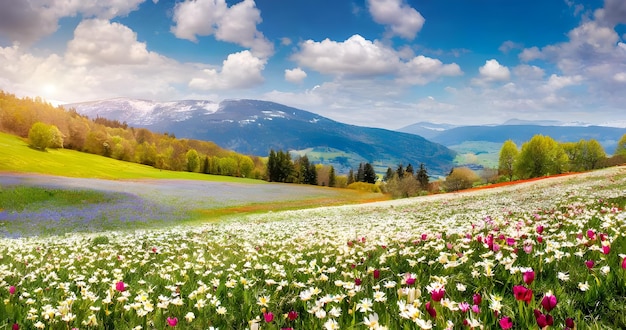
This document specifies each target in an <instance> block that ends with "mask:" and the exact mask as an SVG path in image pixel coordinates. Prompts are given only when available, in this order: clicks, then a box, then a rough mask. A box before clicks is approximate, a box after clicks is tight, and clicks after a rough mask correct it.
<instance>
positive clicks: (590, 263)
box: [585, 260, 595, 269]
mask: <svg viewBox="0 0 626 330" xmlns="http://www.w3.org/2000/svg"><path fill="white" fill-rule="evenodd" d="M585 265H587V268H589V269H591V268H593V265H595V261H593V260H587V261H585Z"/></svg>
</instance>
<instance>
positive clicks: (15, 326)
mask: <svg viewBox="0 0 626 330" xmlns="http://www.w3.org/2000/svg"><path fill="white" fill-rule="evenodd" d="M11 330H20V325H19V324H17V323H13V325H12V326H11Z"/></svg>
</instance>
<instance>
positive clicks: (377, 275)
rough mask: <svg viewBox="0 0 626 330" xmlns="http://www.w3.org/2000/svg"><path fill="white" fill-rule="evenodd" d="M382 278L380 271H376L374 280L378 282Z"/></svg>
mask: <svg viewBox="0 0 626 330" xmlns="http://www.w3.org/2000/svg"><path fill="white" fill-rule="evenodd" d="M379 278H380V269H374V279H375V280H377V279H379Z"/></svg>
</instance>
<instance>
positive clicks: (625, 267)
mask: <svg viewBox="0 0 626 330" xmlns="http://www.w3.org/2000/svg"><path fill="white" fill-rule="evenodd" d="M622 269H626V257H625V258H624V260H622Z"/></svg>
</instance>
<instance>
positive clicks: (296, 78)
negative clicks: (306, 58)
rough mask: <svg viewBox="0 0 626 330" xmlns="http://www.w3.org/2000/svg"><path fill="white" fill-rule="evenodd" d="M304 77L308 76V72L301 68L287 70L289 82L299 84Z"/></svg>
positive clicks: (286, 75)
mask: <svg viewBox="0 0 626 330" xmlns="http://www.w3.org/2000/svg"><path fill="white" fill-rule="evenodd" d="M304 78H306V72H304V70H302V69H300V68H295V69H291V70H289V69H287V70H285V80H287V81H289V82H292V83H296V84H299V83H301V82H302V80H304Z"/></svg>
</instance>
